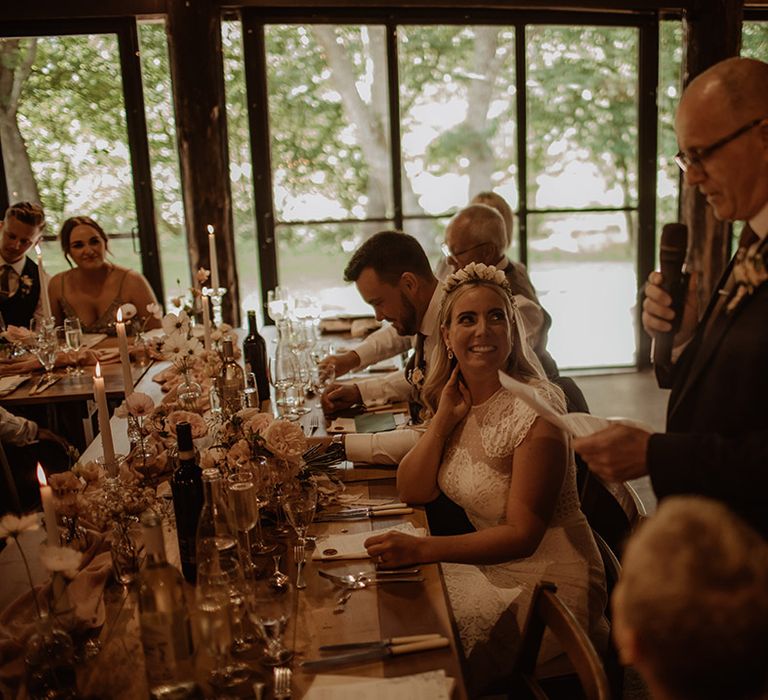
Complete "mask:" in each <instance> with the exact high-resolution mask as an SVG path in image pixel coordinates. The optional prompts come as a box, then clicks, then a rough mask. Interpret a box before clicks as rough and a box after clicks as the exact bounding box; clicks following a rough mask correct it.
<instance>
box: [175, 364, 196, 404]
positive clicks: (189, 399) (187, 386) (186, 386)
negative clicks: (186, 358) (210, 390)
mask: <svg viewBox="0 0 768 700" xmlns="http://www.w3.org/2000/svg"><path fill="white" fill-rule="evenodd" d="M202 395H203V388H202V387H201V386H200V385H199V384H198V383H197V382H196V381H195V380H194V379H192V376H191V375H190V374H189V370H184V371H183V372H182V380H181V384H179V386H178V387H177V389H176V396H177V397H178V399H179V404H180V405H181V407H182V408H183V409H184V410H185V411H197V403H198V401H199V399H200V397H201V396H202Z"/></svg>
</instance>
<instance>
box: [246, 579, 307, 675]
mask: <svg viewBox="0 0 768 700" xmlns="http://www.w3.org/2000/svg"><path fill="white" fill-rule="evenodd" d="M294 603H295V597H294V587H293V585H292V584H291V583H286V584H285V586H283V587H281V588H280V589H275V588H273V587H271V586H270V585H269V583H268V582H267V581H256V582H255V585H254V586H253V587H252V588H251V590H250V591H249V593H248V598H247V609H248V616H249V617H250V619H251V622H253V624H254V625H255V626H256V629H257V630H258V632H259V635H260V636H261V639H262V641H263V642H264V651H265V654H264V658H263V660H262V661H263V663H265V664H267V665H268V666H281V665H283V664H285V663H287V662H288V661H290V660H291V658H292V657H293V652H292V651H291V650H290V649H286V648H285V646H284V644H283V634H284V633H285V630H286V627H287V626H288V621H289V620H290V619H291V614H292V613H293V608H294Z"/></svg>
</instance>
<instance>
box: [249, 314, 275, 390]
mask: <svg viewBox="0 0 768 700" xmlns="http://www.w3.org/2000/svg"><path fill="white" fill-rule="evenodd" d="M243 360H244V362H245V371H246V372H253V374H254V376H255V377H256V388H257V389H258V390H259V401H260V402H262V401H266V400H267V399H268V398H269V374H268V371H267V344H266V342H265V341H264V338H263V337H262V336H261V335H260V334H259V329H258V327H257V325H256V312H255V311H249V312H248V335H247V336H246V337H245V340H244V341H243Z"/></svg>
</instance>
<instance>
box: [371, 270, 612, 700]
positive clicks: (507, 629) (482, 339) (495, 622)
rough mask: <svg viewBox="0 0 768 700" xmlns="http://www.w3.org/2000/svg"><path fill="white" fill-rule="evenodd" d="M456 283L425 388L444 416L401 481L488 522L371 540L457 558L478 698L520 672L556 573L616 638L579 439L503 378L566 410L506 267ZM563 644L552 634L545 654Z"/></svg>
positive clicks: (379, 546)
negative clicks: (437, 533)
mask: <svg viewBox="0 0 768 700" xmlns="http://www.w3.org/2000/svg"><path fill="white" fill-rule="evenodd" d="M445 291H446V294H445V297H444V300H443V304H442V307H441V310H440V323H441V333H442V340H443V342H442V343H438V344H437V346H436V348H435V350H434V352H433V355H432V358H431V363H430V367H431V368H432V370H431V371H430V374H429V377H428V379H427V381H426V383H425V385H424V389H423V394H422V396H423V398H424V400H425V403H426V405H427V407H428V413H431V419H430V420H429V421H428V425H427V428H426V431H425V432H424V434H423V435H422V437H421V438H420V440H419V442H418V443H417V444H416V445H415V446H414V447H413V449H412V450H411V451H410V452H409V453H408V454H407V455H406V456H405V457H404V458H403V460H402V462H401V463H400V466H399V467H398V470H397V487H398V492H399V495H400V498H401V499H402V500H404V501H407V502H409V503H428V502H429V501H431V500H433V499H434V498H436V497H437V495H438V493H439V491H440V489H442V491H443V492H444V493H445V494H446V495H447V496H448V497H449V498H451V499H452V500H454V501H455V502H456V503H458V504H459V505H460V506H462V508H464V509H465V510H466V512H467V515H468V516H469V518H470V520H471V521H472V524H473V525H474V526H475V528H476V532H473V533H469V534H464V535H455V536H447V537H434V536H433V537H411V536H409V535H406V534H403V533H386V534H384V535H377V536H374V537H370V538H369V539H368V540H367V541H366V543H365V545H366V547H367V550H368V553H369V554H370V555H371V556H372V557H374V558H377V559H378V561H379V563H381V564H383V565H386V566H387V567H398V566H406V565H411V564H416V563H418V562H424V563H426V562H447V563H446V564H444V565H443V572H444V577H445V581H446V585H447V588H448V593H449V597H450V600H451V606H452V608H453V612H454V617H455V619H456V622H457V625H458V628H459V632H460V635H461V641H462V646H463V648H464V653H465V656H466V657H467V660H468V670H469V673H468V676H469V678H468V681H469V685H470V688H471V689H472V691H473V694H474V693H475V692H480V691H482V690H483V685H484V684H485V683H491V682H492V681H494V680H496V679H499V678H501V677H503V676H504V675H506V674H507V673H508V672H509V670H510V668H511V666H512V664H513V662H514V657H515V653H516V650H517V644H518V642H519V639H520V633H521V627H522V625H523V624H524V621H525V619H526V615H527V612H528V606H529V604H530V600H531V594H532V592H533V588H534V586H535V585H536V583H537V582H539V581H541V580H547V581H552V582H554V583H556V584H557V586H558V595H559V596H560V597H561V599H562V600H564V601H565V603H566V604H567V605H568V607H569V608H570V609H571V610H572V612H573V613H574V614H575V615H576V617H577V619H578V620H579V622H580V623H581V624H582V626H583V627H584V629H585V630H588V631H589V632H590V633H591V635H592V636H593V638H594V637H600V636H601V635H602V636H603V637H605V630H604V629H603V627H602V626H603V625H604V622H603V618H602V613H603V610H604V607H605V583H604V574H603V570H602V564H601V560H600V555H599V553H598V550H597V548H596V546H595V542H594V539H593V538H592V534H591V531H590V529H589V525H588V524H587V521H586V519H585V518H584V515H583V514H582V513H581V511H580V510H579V501H578V496H577V491H576V472H575V465H574V460H573V450H572V449H571V448H570V445H569V443H568V439H567V437H566V436H565V435H564V434H563V432H562V431H561V430H560V429H558V428H556V427H555V426H553V425H552V424H551V423H548V422H546V421H545V420H543V419H541V418H538V417H537V415H536V414H535V413H534V411H533V410H532V409H531V408H529V407H528V406H527V405H526V404H525V403H523V402H522V401H519V400H517V399H516V398H515V397H514V396H513V395H512V394H511V393H509V392H508V391H507V390H505V389H504V388H502V386H501V383H500V380H499V370H502V371H504V372H506V373H508V374H510V375H512V376H513V377H515V378H516V379H518V380H521V381H524V382H528V383H532V384H534V385H535V386H536V389H537V391H538V392H539V394H540V395H541V396H542V397H543V398H544V399H545V400H547V401H549V402H550V403H551V404H552V405H553V406H554V407H555V408H556V410H558V411H560V412H564V410H565V401H564V398H563V395H562V392H561V391H560V390H559V389H558V388H557V387H556V386H555V385H553V384H551V383H550V382H549V381H548V380H547V379H546V377H545V375H544V372H543V371H542V369H541V365H540V364H539V361H538V360H537V359H536V356H535V355H534V353H533V351H532V350H531V349H530V348H529V347H528V345H527V343H524V342H521V341H520V338H521V337H522V338H525V337H526V335H525V329H524V328H523V326H522V324H523V321H522V317H521V315H520V314H519V313H518V311H517V306H516V303H515V299H514V297H513V295H512V292H511V290H510V288H509V284H508V283H507V281H506V278H505V276H504V273H503V272H502V271H500V270H497V269H496V268H494V267H490V266H485V265H483V264H474V263H473V264H470V265H468V266H467V267H465V268H463V269H461V270H459V271H458V272H456V273H455V274H453V275H451V276H450V277H449V278H448V279H447V280H446V282H445ZM602 642H604V639H599V640H598V643H602ZM559 653H560V650H559V649H558V648H557V647H556V646H555V642H554V639H548V637H546V636H545V638H544V645H543V647H542V655H541V656H540V657H539V662H540V663H541V662H542V661H547V660H548V659H552V658H554V657H556V656H557V655H558V654H559Z"/></svg>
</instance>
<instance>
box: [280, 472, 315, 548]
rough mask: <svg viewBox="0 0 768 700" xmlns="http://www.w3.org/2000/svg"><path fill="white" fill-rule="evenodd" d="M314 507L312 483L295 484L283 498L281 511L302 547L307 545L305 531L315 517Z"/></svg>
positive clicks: (300, 482)
mask: <svg viewBox="0 0 768 700" xmlns="http://www.w3.org/2000/svg"><path fill="white" fill-rule="evenodd" d="M316 507H317V485H316V484H315V482H314V481H299V482H296V484H295V485H294V486H293V488H292V489H291V490H290V491H289V492H288V494H287V495H286V497H285V502H284V503H283V510H284V511H285V514H286V516H288V522H289V523H290V524H291V526H292V527H293V529H294V530H295V531H296V536H297V537H298V538H299V544H301V545H302V546H306V544H307V530H308V529H309V526H310V525H311V524H312V520H313V519H314V517H315V508H316Z"/></svg>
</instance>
